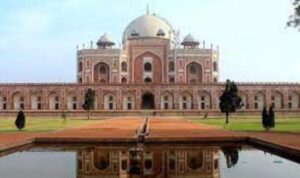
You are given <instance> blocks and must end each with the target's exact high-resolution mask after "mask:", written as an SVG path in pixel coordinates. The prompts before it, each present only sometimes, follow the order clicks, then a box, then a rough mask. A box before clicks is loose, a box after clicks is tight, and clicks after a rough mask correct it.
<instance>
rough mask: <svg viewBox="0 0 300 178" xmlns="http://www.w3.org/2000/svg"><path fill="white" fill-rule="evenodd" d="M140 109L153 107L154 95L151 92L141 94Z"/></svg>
mask: <svg viewBox="0 0 300 178" xmlns="http://www.w3.org/2000/svg"><path fill="white" fill-rule="evenodd" d="M142 109H155V102H154V95H153V94H152V93H144V94H143V96H142Z"/></svg>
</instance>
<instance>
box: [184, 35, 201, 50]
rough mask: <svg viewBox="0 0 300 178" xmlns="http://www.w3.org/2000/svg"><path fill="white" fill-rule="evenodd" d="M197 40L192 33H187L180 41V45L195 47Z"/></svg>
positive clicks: (197, 43)
mask: <svg viewBox="0 0 300 178" xmlns="http://www.w3.org/2000/svg"><path fill="white" fill-rule="evenodd" d="M199 44H200V43H199V41H198V40H197V39H195V38H194V37H193V35H192V34H190V33H189V34H188V35H187V36H185V37H184V39H183V41H182V42H181V45H183V46H184V47H186V48H188V47H191V48H193V47H197V46H198V45H199Z"/></svg>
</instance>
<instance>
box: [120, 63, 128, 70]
mask: <svg viewBox="0 0 300 178" xmlns="http://www.w3.org/2000/svg"><path fill="white" fill-rule="evenodd" d="M121 68H122V69H121V70H122V72H127V63H126V62H122V64H121Z"/></svg>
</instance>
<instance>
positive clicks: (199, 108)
mask: <svg viewBox="0 0 300 178" xmlns="http://www.w3.org/2000/svg"><path fill="white" fill-rule="evenodd" d="M114 45H115V43H114V41H113V40H112V39H111V38H110V37H109V35H107V34H104V35H103V36H101V37H100V39H99V40H98V41H97V42H96V44H95V45H94V44H93V43H92V42H91V45H90V47H88V48H82V49H81V48H80V49H78V50H77V74H76V75H77V82H76V83H40V84H37V83H34V84H33V83H22V84H21V83H18V84H0V116H11V115H15V113H16V111H18V110H19V109H23V110H24V111H25V112H26V113H27V114H28V115H31V116H59V115H60V114H61V113H62V112H63V111H66V112H68V113H69V114H70V115H72V116H83V115H85V111H84V110H83V108H82V104H83V102H84V95H85V93H86V91H87V89H89V88H92V89H93V90H95V91H96V103H95V108H94V110H93V111H92V116H124V115H135V114H143V113H145V111H146V109H147V110H150V111H151V112H155V113H156V114H157V115H204V114H208V115H209V116H210V115H217V114H220V112H219V108H218V107H219V106H218V105H219V104H218V103H219V96H220V95H221V93H222V90H223V88H224V83H222V82H219V50H218V48H214V47H213V46H212V45H210V46H209V47H207V46H205V43H204V42H201V43H200V42H199V41H197V39H195V38H194V37H193V36H192V35H191V34H188V35H187V36H185V37H184V38H183V40H182V41H179V38H178V33H176V32H175V30H174V29H173V28H172V26H171V25H170V24H169V23H168V22H167V21H166V20H165V19H163V18H161V17H159V16H158V15H155V14H150V13H146V14H145V15H142V16H140V17H138V18H136V19H135V20H133V21H132V22H130V23H129V25H128V26H127V27H126V29H125V30H124V33H123V43H122V46H121V47H120V48H119V49H118V48H114ZM237 84H238V87H239V92H240V96H241V97H242V100H243V103H244V106H243V108H241V110H240V111H239V112H238V114H243V115H247V114H259V113H260V112H261V110H262V108H263V107H264V106H270V105H273V106H274V107H275V110H276V112H277V113H280V114H289V115H298V114H300V103H299V96H300V84H297V83H240V82H237ZM147 112H149V111H147Z"/></svg>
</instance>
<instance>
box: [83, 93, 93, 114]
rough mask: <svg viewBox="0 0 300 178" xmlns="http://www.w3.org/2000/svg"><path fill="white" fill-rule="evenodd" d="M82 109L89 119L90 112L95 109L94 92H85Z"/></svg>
mask: <svg viewBox="0 0 300 178" xmlns="http://www.w3.org/2000/svg"><path fill="white" fill-rule="evenodd" d="M82 107H83V109H84V110H86V111H87V112H88V119H90V114H91V110H92V109H94V107H95V90H92V89H91V88H89V89H88V90H87V92H86V93H85V99H84V104H83V105H82Z"/></svg>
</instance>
